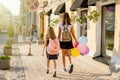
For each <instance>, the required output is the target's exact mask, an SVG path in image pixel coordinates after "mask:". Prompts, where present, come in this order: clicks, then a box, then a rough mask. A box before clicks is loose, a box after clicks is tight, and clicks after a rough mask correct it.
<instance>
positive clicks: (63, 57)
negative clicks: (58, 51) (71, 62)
mask: <svg viewBox="0 0 120 80" xmlns="http://www.w3.org/2000/svg"><path fill="white" fill-rule="evenodd" d="M62 62H63V67H64V68H66V64H65V50H64V49H62Z"/></svg>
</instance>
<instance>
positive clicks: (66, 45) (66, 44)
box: [60, 41, 73, 49]
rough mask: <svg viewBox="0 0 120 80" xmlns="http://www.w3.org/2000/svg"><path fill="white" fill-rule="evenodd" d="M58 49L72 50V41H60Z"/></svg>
mask: <svg viewBox="0 0 120 80" xmlns="http://www.w3.org/2000/svg"><path fill="white" fill-rule="evenodd" d="M60 48H61V49H72V48H73V43H72V41H69V42H62V41H60Z"/></svg>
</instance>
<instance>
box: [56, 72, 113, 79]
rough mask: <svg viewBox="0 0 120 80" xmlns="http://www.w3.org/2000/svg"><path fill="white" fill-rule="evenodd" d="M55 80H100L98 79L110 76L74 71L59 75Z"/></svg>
mask: <svg viewBox="0 0 120 80" xmlns="http://www.w3.org/2000/svg"><path fill="white" fill-rule="evenodd" d="M58 75H59V76H57V77H56V78H58V79H64V80H88V79H90V80H98V79H100V80H101V79H102V78H100V77H102V76H104V77H110V76H111V74H97V73H89V72H82V71H81V72H76V71H74V72H73V73H72V74H68V75H64V74H59V73H58Z"/></svg>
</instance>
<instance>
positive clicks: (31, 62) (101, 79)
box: [19, 44, 120, 80]
mask: <svg viewBox="0 0 120 80" xmlns="http://www.w3.org/2000/svg"><path fill="white" fill-rule="evenodd" d="M19 49H20V53H21V59H22V62H23V65H24V70H25V76H26V80H118V79H120V73H113V74H112V75H111V76H109V74H110V71H109V67H108V66H107V65H105V64H102V63H100V62H97V61H94V60H93V59H92V58H91V57H89V56H79V57H77V58H74V57H72V60H73V64H74V72H73V73H72V74H68V72H62V70H61V69H62V62H61V61H62V60H61V53H60V55H59V59H58V61H57V65H58V67H57V77H56V78H53V77H52V71H53V65H52V64H51V66H50V68H51V69H50V74H46V56H44V57H43V56H41V51H42V45H37V44H33V45H32V54H33V56H26V55H27V54H28V50H29V45H22V46H19ZM51 63H52V62H51ZM118 77H119V78H118Z"/></svg>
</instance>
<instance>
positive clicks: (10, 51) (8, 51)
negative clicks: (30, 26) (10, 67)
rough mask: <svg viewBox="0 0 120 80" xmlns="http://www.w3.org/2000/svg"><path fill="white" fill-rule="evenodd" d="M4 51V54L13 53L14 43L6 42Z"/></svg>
mask: <svg viewBox="0 0 120 80" xmlns="http://www.w3.org/2000/svg"><path fill="white" fill-rule="evenodd" d="M3 52H4V55H12V45H9V44H5V46H4V51H3Z"/></svg>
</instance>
